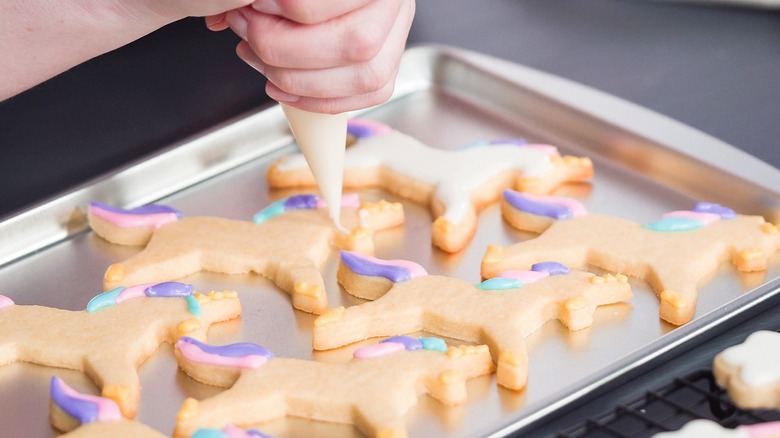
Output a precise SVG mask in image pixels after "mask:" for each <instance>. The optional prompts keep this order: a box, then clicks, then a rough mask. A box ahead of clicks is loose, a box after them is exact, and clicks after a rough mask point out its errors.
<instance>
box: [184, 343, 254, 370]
mask: <svg viewBox="0 0 780 438" xmlns="http://www.w3.org/2000/svg"><path fill="white" fill-rule="evenodd" d="M176 349H177V350H178V351H179V352H180V353H181V354H182V355H183V356H184V357H186V358H187V359H188V360H191V361H192V362H197V363H204V364H207V365H219V366H226V367H236V368H258V367H260V366H262V365H264V364H265V363H266V362H268V358H266V357H265V356H260V355H250V356H242V357H228V356H220V355H217V354H208V353H206V352H204V351H203V350H201V349H200V348H198V346H197V345H194V344H191V343H189V342H177V343H176Z"/></svg>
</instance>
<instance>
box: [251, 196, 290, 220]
mask: <svg viewBox="0 0 780 438" xmlns="http://www.w3.org/2000/svg"><path fill="white" fill-rule="evenodd" d="M285 201H287V199H286V198H285V199H282V200H280V201H276V202H274V203H273V204H271V205H269V206H268V207H266V208H264V209H262V210H260V212H258V213H257V214H256V215H254V217H253V218H252V222H254V223H256V224H260V223H263V222H265V221H267V220H268V219H271V218H272V217H275V216H279V215H280V214H282V213H284V203H285Z"/></svg>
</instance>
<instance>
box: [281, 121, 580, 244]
mask: <svg viewBox="0 0 780 438" xmlns="http://www.w3.org/2000/svg"><path fill="white" fill-rule="evenodd" d="M348 131H349V134H350V135H351V136H352V137H355V138H357V140H356V142H355V144H354V145H353V146H351V147H349V148H347V151H346V156H345V158H344V167H345V169H344V186H345V187H349V188H360V187H374V186H378V187H382V188H384V189H385V190H388V191H390V192H392V193H395V194H397V195H399V196H402V197H404V198H408V199H411V200H412V201H415V202H418V203H421V204H425V205H429V206H430V208H431V210H432V212H433V214H434V216H435V217H436V220H435V222H434V224H433V229H432V231H431V232H432V238H433V244H434V245H436V246H437V247H439V248H441V249H443V250H444V251H448V252H456V251H459V250H460V249H462V248H464V247H465V246H466V245H467V244H468V242H469V241H470V240H471V238H472V236H473V235H474V232H475V230H476V227H477V213H478V212H479V211H480V210H481V209H482V208H483V207H485V206H487V205H488V204H491V203H493V202H495V201H496V200H497V199H498V197H499V195H500V193H501V189H503V188H505V187H515V188H517V189H519V190H523V191H528V192H532V193H539V194H546V193H549V192H551V191H552V190H553V189H555V188H556V187H558V186H559V185H561V184H563V183H566V182H575V181H585V180H588V179H590V178H591V177H592V175H593V163H592V162H591V160H590V159H588V158H576V157H571V156H566V157H561V156H560V155H559V154H558V151H557V149H556V148H555V147H553V146H548V145H524V144H518V142H514V141H499V142H485V143H484V144H480V145H477V146H474V147H469V148H465V149H462V150H458V151H445V150H441V149H436V148H433V147H430V146H427V145H425V144H423V143H421V142H419V141H417V140H416V139H414V138H412V137H409V136H408V135H405V134H403V133H401V132H398V131H395V130H393V129H391V128H390V127H388V126H386V125H383V124H381V123H378V122H374V121H370V120H365V119H353V120H350V121H349V128H348ZM268 182H269V184H270V185H271V187H309V186H313V185H314V178H313V176H312V175H311V172H309V170H308V167H307V166H306V161H305V160H304V158H303V155H300V154H298V155H291V156H286V157H282V158H281V159H279V160H278V161H277V162H276V163H274V164H273V165H272V166H271V167H270V168H269V170H268Z"/></svg>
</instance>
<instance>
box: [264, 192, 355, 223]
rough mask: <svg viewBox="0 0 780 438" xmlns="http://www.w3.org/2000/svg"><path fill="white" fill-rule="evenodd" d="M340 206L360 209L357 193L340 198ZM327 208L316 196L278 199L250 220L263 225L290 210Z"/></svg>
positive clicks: (295, 196)
mask: <svg viewBox="0 0 780 438" xmlns="http://www.w3.org/2000/svg"><path fill="white" fill-rule="evenodd" d="M341 206H342V207H348V208H356V209H357V208H360V200H359V197H358V195H357V193H349V194H346V195H344V196H342V197H341ZM324 208H327V205H326V204H325V201H324V200H323V199H322V198H320V197H319V196H317V195H313V194H303V195H294V196H290V197H287V198H284V199H280V200H278V201H276V202H274V203H273V204H271V205H269V206H268V207H266V208H264V209H262V210H260V211H259V212H258V213H257V214H255V216H254V217H253V218H252V221H253V222H254V223H256V224H260V223H263V222H265V221H267V220H269V219H271V218H273V217H276V216H279V215H280V214H283V213H284V212H287V211H291V210H321V209H324Z"/></svg>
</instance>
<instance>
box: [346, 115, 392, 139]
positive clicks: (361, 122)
mask: <svg viewBox="0 0 780 438" xmlns="http://www.w3.org/2000/svg"><path fill="white" fill-rule="evenodd" d="M349 124H350V125H355V126H365V127H366V128H369V129H371V130H372V131H373V132H374V135H383V134H387V133H388V132H390V131H392V130H393V128H391V127H389V126H387V125H385V124H384V123H380V122H377V121H375V120H371V119H360V118H356V119H350V121H349Z"/></svg>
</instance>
